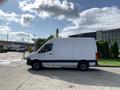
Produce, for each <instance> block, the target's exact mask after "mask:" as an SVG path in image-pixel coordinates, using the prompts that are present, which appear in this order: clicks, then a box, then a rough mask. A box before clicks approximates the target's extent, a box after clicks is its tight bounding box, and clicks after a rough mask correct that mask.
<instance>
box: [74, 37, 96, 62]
mask: <svg viewBox="0 0 120 90" xmlns="http://www.w3.org/2000/svg"><path fill="white" fill-rule="evenodd" d="M73 47H74V49H73V53H74V54H73V55H74V60H96V56H95V54H96V43H95V40H94V39H92V38H79V39H76V40H73Z"/></svg>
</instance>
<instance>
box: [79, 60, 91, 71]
mask: <svg viewBox="0 0 120 90" xmlns="http://www.w3.org/2000/svg"><path fill="white" fill-rule="evenodd" d="M88 67H89V64H88V62H86V61H83V62H78V69H79V70H80V71H87V70H88Z"/></svg>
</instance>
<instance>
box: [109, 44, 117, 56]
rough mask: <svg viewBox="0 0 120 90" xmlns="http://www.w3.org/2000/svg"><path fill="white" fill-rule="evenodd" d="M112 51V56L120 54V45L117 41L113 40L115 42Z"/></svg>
mask: <svg viewBox="0 0 120 90" xmlns="http://www.w3.org/2000/svg"><path fill="white" fill-rule="evenodd" d="M110 51H111V56H112V57H114V58H118V55H119V47H118V44H117V42H113V43H112V44H111V47H110Z"/></svg>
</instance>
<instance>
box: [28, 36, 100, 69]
mask: <svg viewBox="0 0 120 90" xmlns="http://www.w3.org/2000/svg"><path fill="white" fill-rule="evenodd" d="M97 59H98V55H97V47H96V41H95V39H94V38H84V37H81V38H55V39H51V40H49V41H47V42H46V43H45V44H44V45H43V46H42V47H41V48H40V49H38V51H36V52H33V53H31V54H29V55H28V56H27V64H28V65H31V66H32V68H33V69H34V70H38V69H40V68H42V67H43V66H44V65H45V64H50V65H52V64H53V65H54V64H56V65H76V66H77V67H78V68H79V69H80V70H81V71H86V70H87V69H88V67H89V66H93V65H96V64H97Z"/></svg>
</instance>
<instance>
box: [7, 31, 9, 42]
mask: <svg viewBox="0 0 120 90" xmlns="http://www.w3.org/2000/svg"><path fill="white" fill-rule="evenodd" d="M8 38H9V35H8V31H7V41H8Z"/></svg>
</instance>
